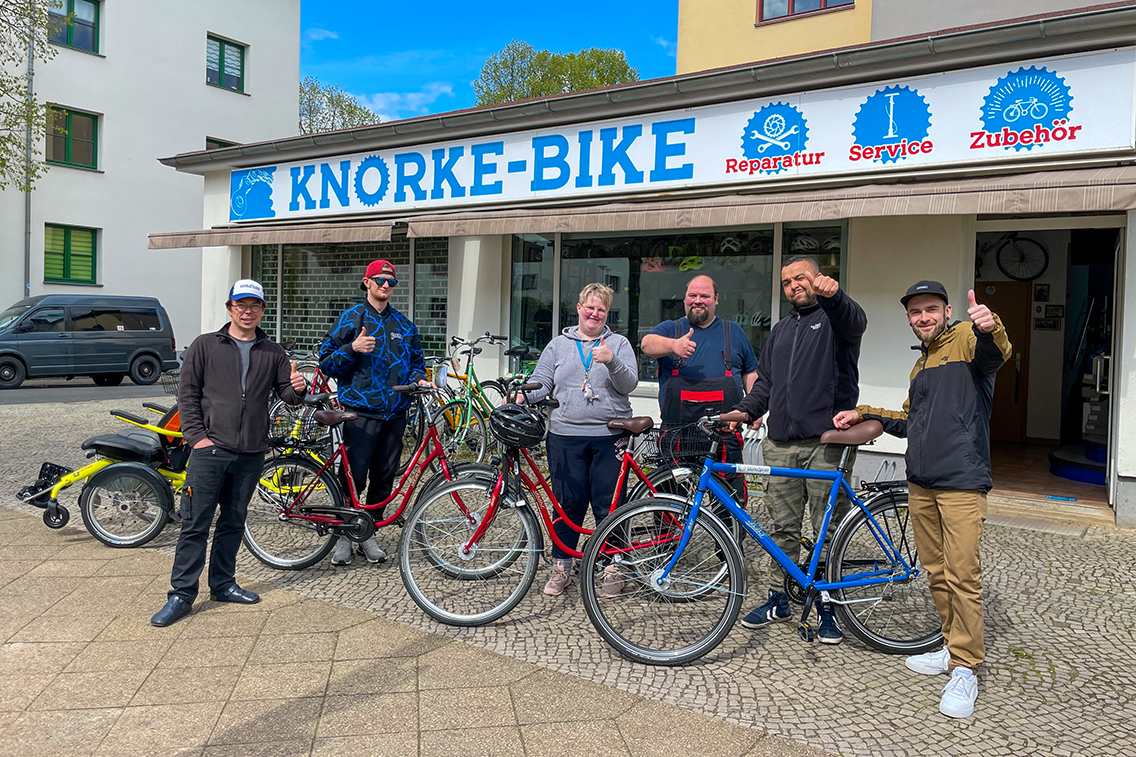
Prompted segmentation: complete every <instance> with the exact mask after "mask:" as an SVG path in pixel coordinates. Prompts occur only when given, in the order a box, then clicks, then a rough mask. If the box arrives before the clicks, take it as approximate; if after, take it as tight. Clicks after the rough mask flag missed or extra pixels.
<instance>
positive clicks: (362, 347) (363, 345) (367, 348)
mask: <svg viewBox="0 0 1136 757" xmlns="http://www.w3.org/2000/svg"><path fill="white" fill-rule="evenodd" d="M351 349H353V350H355V351H356V352H364V353H365V352H374V351H375V337H373V336H367V327H366V326H364V327H363V328H362V330H360V331H359V336H357V337H355V341H354V342H352V343H351Z"/></svg>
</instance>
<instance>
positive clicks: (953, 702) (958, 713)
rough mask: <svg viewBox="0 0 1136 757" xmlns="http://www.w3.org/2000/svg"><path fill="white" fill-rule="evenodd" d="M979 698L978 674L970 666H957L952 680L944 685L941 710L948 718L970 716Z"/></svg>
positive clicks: (940, 704) (952, 672)
mask: <svg viewBox="0 0 1136 757" xmlns="http://www.w3.org/2000/svg"><path fill="white" fill-rule="evenodd" d="M976 699H978V676H976V675H975V674H974V673H973V671H971V670H970V668H955V669H954V670H953V671H951V680H950V681H948V682H947V685H946V686H944V687H943V698H942V699H940V700H939V712H941V713H943V714H944V715H946V716H947V717H948V718H969V717H970V716H971V714H972V713H973V712H974V701H975V700H976Z"/></svg>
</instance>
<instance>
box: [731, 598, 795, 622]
mask: <svg viewBox="0 0 1136 757" xmlns="http://www.w3.org/2000/svg"><path fill="white" fill-rule="evenodd" d="M792 614H793V611H792V610H790V609H789V595H788V594H786V593H785V592H782V591H777V590H776V589H770V590H769V601H767V602H766V603H765V604H763V605H761V606H759V607H755V608H754V609H752V610H750V613H749V614H748V615H746V616H745V617H744V618H742V625H743V626H745V627H746V628H761V627H762V626H767V625H769V624H770V623H773V622H776V621H781V620H788V619H789V616H790V615H792Z"/></svg>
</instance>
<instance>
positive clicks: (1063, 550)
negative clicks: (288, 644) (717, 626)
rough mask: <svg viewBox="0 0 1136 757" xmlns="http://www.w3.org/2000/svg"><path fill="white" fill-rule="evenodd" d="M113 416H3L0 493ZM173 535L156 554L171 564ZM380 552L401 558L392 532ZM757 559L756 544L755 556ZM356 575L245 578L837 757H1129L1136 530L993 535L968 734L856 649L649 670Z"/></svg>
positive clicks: (763, 635) (754, 570)
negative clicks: (459, 617)
mask: <svg viewBox="0 0 1136 757" xmlns="http://www.w3.org/2000/svg"><path fill="white" fill-rule="evenodd" d="M111 404H113V403H111ZM120 404H121V403H120ZM109 407H110V404H108V403H88V404H86V405H83V406H81V409H80V406H76V405H71V406H69V407H66V408H45V407H44V406H37V407H29V406H13V407H8V408H0V425H2V427H3V429H4V431H3V433H2V435H0V445H2V447H3V451H4V454H3V455H0V491H3V492H11V491H14V489H15V488H17V487H18V485H22V484H23V483H26V482H27V480H30V478H31V477H33V476H34V475H35V472H36V470H37V467H38V464H39V462H40V461H41V460H42V459H44V458H45V457H46V458H48V459H52V460H53V461H56V462H62V463H68V462H69V461H70V462H71V463H74V462H77V461H78V460H77V458H78V457H79V456H78V454H77V443H78V442H79V441H81V439H82V438H84V437H85V436H87V435H89V434H93V433H96V432H101V431H103V430H111V429H113V428H114V425H115V424H114V422H113V420H111V419H109V417H107V418H106V419H105V420H103V418H102V415H101V414H103V413H105V410H106V409H107V408H109ZM48 424H50V425H48ZM76 494H77V493H76ZM74 496H75V495H73V496H72V497H71V498H72V499H74ZM73 509H74V508H73ZM760 520H761V517H760V508H759V521H760ZM44 530H46V529H44ZM169 531H170V533H167V534H163V535H162V537H160V538H159V540H158V543H157V544H156V548H158V549H163V547H162V546H161V544H162V543H164V544H165V545H166V547H164V549H168V544H169V542H170V541H171V540H172V538H173V536H174V535H173V533H172V529H169ZM378 538H379V542H380V544H381V545H382V546H384V547H385V548H386V549H387V550H388V551H391V552H393V551H394V548H395V546H396V544H397V539H398V530H397V529H389V530H388V531H386V532H380V534H379V537H378ZM162 540H165V541H164V542H163V541H162ZM757 551H758V550H757V548H756V547H755V546H753V545H752V544H751V545H749V550H748V552H747V554H748V555H749V556H750V557H751V558H752V557H753V556H754V555H755V554H756V552H757ZM359 562H360V561H358V560H357V561H356V564H354V565H351V566H348V567H344V568H332V567H331V566H330V565H328V564H324V565H321V566H317V567H315V568H312V569H309V570H306V571H302V572H297V573H280V572H277V571H274V570H271V569H269V568H266V567H264V566H262V565H261V564H259V563H258V562H256V561H255V559H253V558H252V557H251V556H249V555H248V554H247V553H245V552H242V556H241V560H240V567H239V573H238V575H239V577H240V579H241V580H242V581H245V580H248V581H251V580H254V579H255V580H256V581H258V582H262V583H263V584H267V585H270V586H273V587H279V588H287V589H289V590H290V591H293V592H296V593H298V594H301V595H303V596H305V597H310V598H318V599H323V600H328V601H330V602H334V603H336V604H338V605H341V606H344V607H347V608H352V609H355V610H362V611H365V612H368V613H373V614H375V615H378V616H381V617H383V618H385V619H388V620H394V621H398V622H399V623H403V624H406V625H408V626H411V627H414V628H417V629H420V630H423V631H428V632H431V633H434V634H438V635H441V636H446V637H450V638H454V639H461V640H463V641H466V642H468V643H470V644H472V645H475V646H478V647H481V648H483V649H486V650H489V651H492V652H497V653H499V654H502V655H505V656H508V657H511V658H515V659H517V660H522V661H526V662H530V663H535V664H536V665H538V666H540V667H542V668H545V669H547V670H552V671H557V672H560V673H566V674H570V675H571V676H575V677H578V678H580V679H584V680H588V681H592V682H595V683H599V684H603V685H605V686H608V687H612V688H614V689H618V690H620V691H624V692H628V693H632V694H637V695H641V696H644V697H648V698H650V699H654V700H657V701H660V702H664V703H669V704H675V705H679V706H681V707H683V708H687V709H689V710H693V711H695V712H699V713H704V714H707V715H711V716H714V717H716V718H719V719H722V720H724V721H727V722H730V723H735V724H738V725H743V726H749V727H753V728H760V729H763V730H766V731H768V732H769V733H770V734H774V735H777V736H782V737H785V738H787V739H791V740H793V741H795V742H798V743H803V744H808V745H811V746H814V747H819V748H821V749H824V750H826V751H829V752H832V753H838V754H842V755H848V756H851V755H872V756H876V755H880V756H889V757H890V756H891V755H926V754H935V755H995V756H1000V755H1006V756H1007V757H1008V756H1009V755H1023V754H1053V755H1080V754H1086V755H1087V754H1092V755H1125V756H1127V755H1131V754H1133V753H1134V751H1133V747H1132V743H1133V725H1132V724H1133V723H1134V722H1136V669H1134V668H1133V666H1132V665H1131V664H1130V661H1131V660H1132V659H1133V658H1134V656H1136V639H1134V636H1133V628H1134V626H1136V622H1134V621H1136V609H1134V608H1136V601H1134V600H1136V588H1134V579H1136V567H1134V566H1136V531H1131V530H1123V529H1115V528H1090V529H1089V530H1088V532H1087V534H1086V535H1085V537H1084V538H1083V539H1072V538H1069V537H1064V536H1057V535H1052V534H1043V533H1038V532H1034V531H1026V530H1019V529H1012V528H1005V527H998V526H988V528H987V531H986V536H985V539H984V542H983V562H984V566H985V577H984V578H985V581H984V584H985V592H986V598H987V603H986V645H987V663H986V665H985V667H984V669H983V671H982V672H981V674H980V697H979V700H978V705H977V708H976V711H975V715H974V716H973V717H972V718H970V719H968V720H965V721H952V720H949V719H947V718H944V717H942V716H941V715H940V714H939V713H938V707H937V705H938V697H939V693H940V690H941V687H942V685H943V684H944V683H945V681H946V679H945V678H936V679H929V678H926V677H922V676H918V675H915V674H911V673H909V672H908V671H907V670H906V669H905V668H904V666H903V659H902V658H901V657H892V656H886V655H881V654H879V653H876V652H873V651H870V650H869V649H867V648H866V647H864V646H862V645H861V644H860V643H859V642H857V641H855V640H853V639H851V638H849V640H847V641H846V642H845V643H844V644H842V645H840V646H835V647H826V646H821V645H818V644H813V645H809V644H805V643H803V642H801V641H800V640H799V639H798V638H797V636H796V632H795V628H794V624H792V623H786V624H781V625H777V626H775V627H773V628H771V629H766V630H762V631H757V632H750V631H747V630H745V629H743V628H742V627H741V626H740V625H739V626H737V627H735V629H734V630H733V632H732V633H731V634H730V635H729V637H728V638H727V639H726V641H725V642H724V643H723V644H722V645H721V646H720V647H719V648H718V649H717V650H715V652H713V653H712V654H711V655H709V656H708V657H706V658H705V659H703V660H702V661H700V662H698V663H695V664H691V665H687V666H684V667H680V668H651V667H645V666H642V665H638V664H634V663H631V662H628V661H626V660H623V659H622V658H619V657H618V656H616V655H614V654H613V653H612V652H611V651H610V649H609V648H608V647H607V646H606V645H605V644H604V643H603V642H602V640H601V639H600V638H599V637H598V635H597V634H596V633H595V632H594V630H593V629H592V628H591V626H590V624H589V623H588V621H587V618H586V616H585V614H584V612H583V608H582V607H581V602H580V596H579V592H578V589H577V588H576V587H575V586H573V587H572V588H570V589H569V590H568V592H566V593H565V595H563V596H561V597H557V598H549V597H545V596H544V595H542V594H541V593H540V591H539V587H540V585H541V584H542V582H543V580H544V575H543V571H542V575H539V576H538V580H537V584H536V585H535V586H534V588H533V590H532V591H530V593H529V595H528V596H527V597H526V599H525V600H524V601H523V602H522V603H521V605H520V606H519V607H517V608H516V609H515V610H514V611H513V612H512V614H510V615H509V616H507V617H506V618H504V619H502V620H501V621H499V622H497V623H494V624H492V625H489V626H486V627H482V628H472V629H458V628H450V627H447V626H442V625H439V624H437V623H434V622H433V621H431V620H430V619H429V618H428V617H426V616H425V615H424V614H422V613H421V612H420V611H419V610H418V608H417V607H416V606H415V605H414V604H413V603H412V602H411V601H410V600H409V599H408V598H407V597H406V594H405V591H404V589H403V586H402V583H401V581H400V578H399V574H398V569H397V566H396V565H395V564H393V562H387V563H385V564H383V565H381V566H378V567H371V566H367V565H365V564H359ZM764 562H765V561H764V559H762V560H756V559H755V560H752V561H751V575H750V580H749V586H750V593H751V599H750V600H749V601H747V603H746V605H745V607H746V608H747V609H748V607H749V606H751V605H752V604H755V603H757V602H759V601H760V600H761V599H762V598H761V597H758V595H759V594H763V593H764V591H765V589H764V587H765V585H766V582H765V577H764V575H762V574H761V572H762V571H763V570H764V566H763V563H764ZM1125 744H1127V745H1128V746H1125Z"/></svg>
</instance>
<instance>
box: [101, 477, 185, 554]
mask: <svg viewBox="0 0 1136 757" xmlns="http://www.w3.org/2000/svg"><path fill="white" fill-rule="evenodd" d="M156 476H157V474H153V475H147V473H145V472H142V471H139V470H137V469H136V468H135V467H134V466H133V465H130V464H125V465H124V464H112V465H108V466H107V467H106V468H103V469H102V470H101V471H99V472H98V473H96V474H95V475H94V476H91V478H90V480H89V481H87V485H86V486H84V487H83V492H82V494H80V495H79V512H80V513H82V515H83V525H85V526H86V527H87V530H88V531H90V532H91V536H94V537H95V538H96V539H98V540H99V541H101V542H102V543H103V544H105V545H107V546H108V547H140V546H142V545H143V544H145V543H147V542H149V541H151V540H152V539H153V538H154V537H155V536H157V535H158V534H159V533H161V532H162V529H163V528H165V526H166V522H167V521H168V520H169V519H170V509H171V508H172V507H173V495H172V494H171V493H170V487H169V484H167V483H165V481H162V482H161V483H158V481H156V480H155V477H156Z"/></svg>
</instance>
